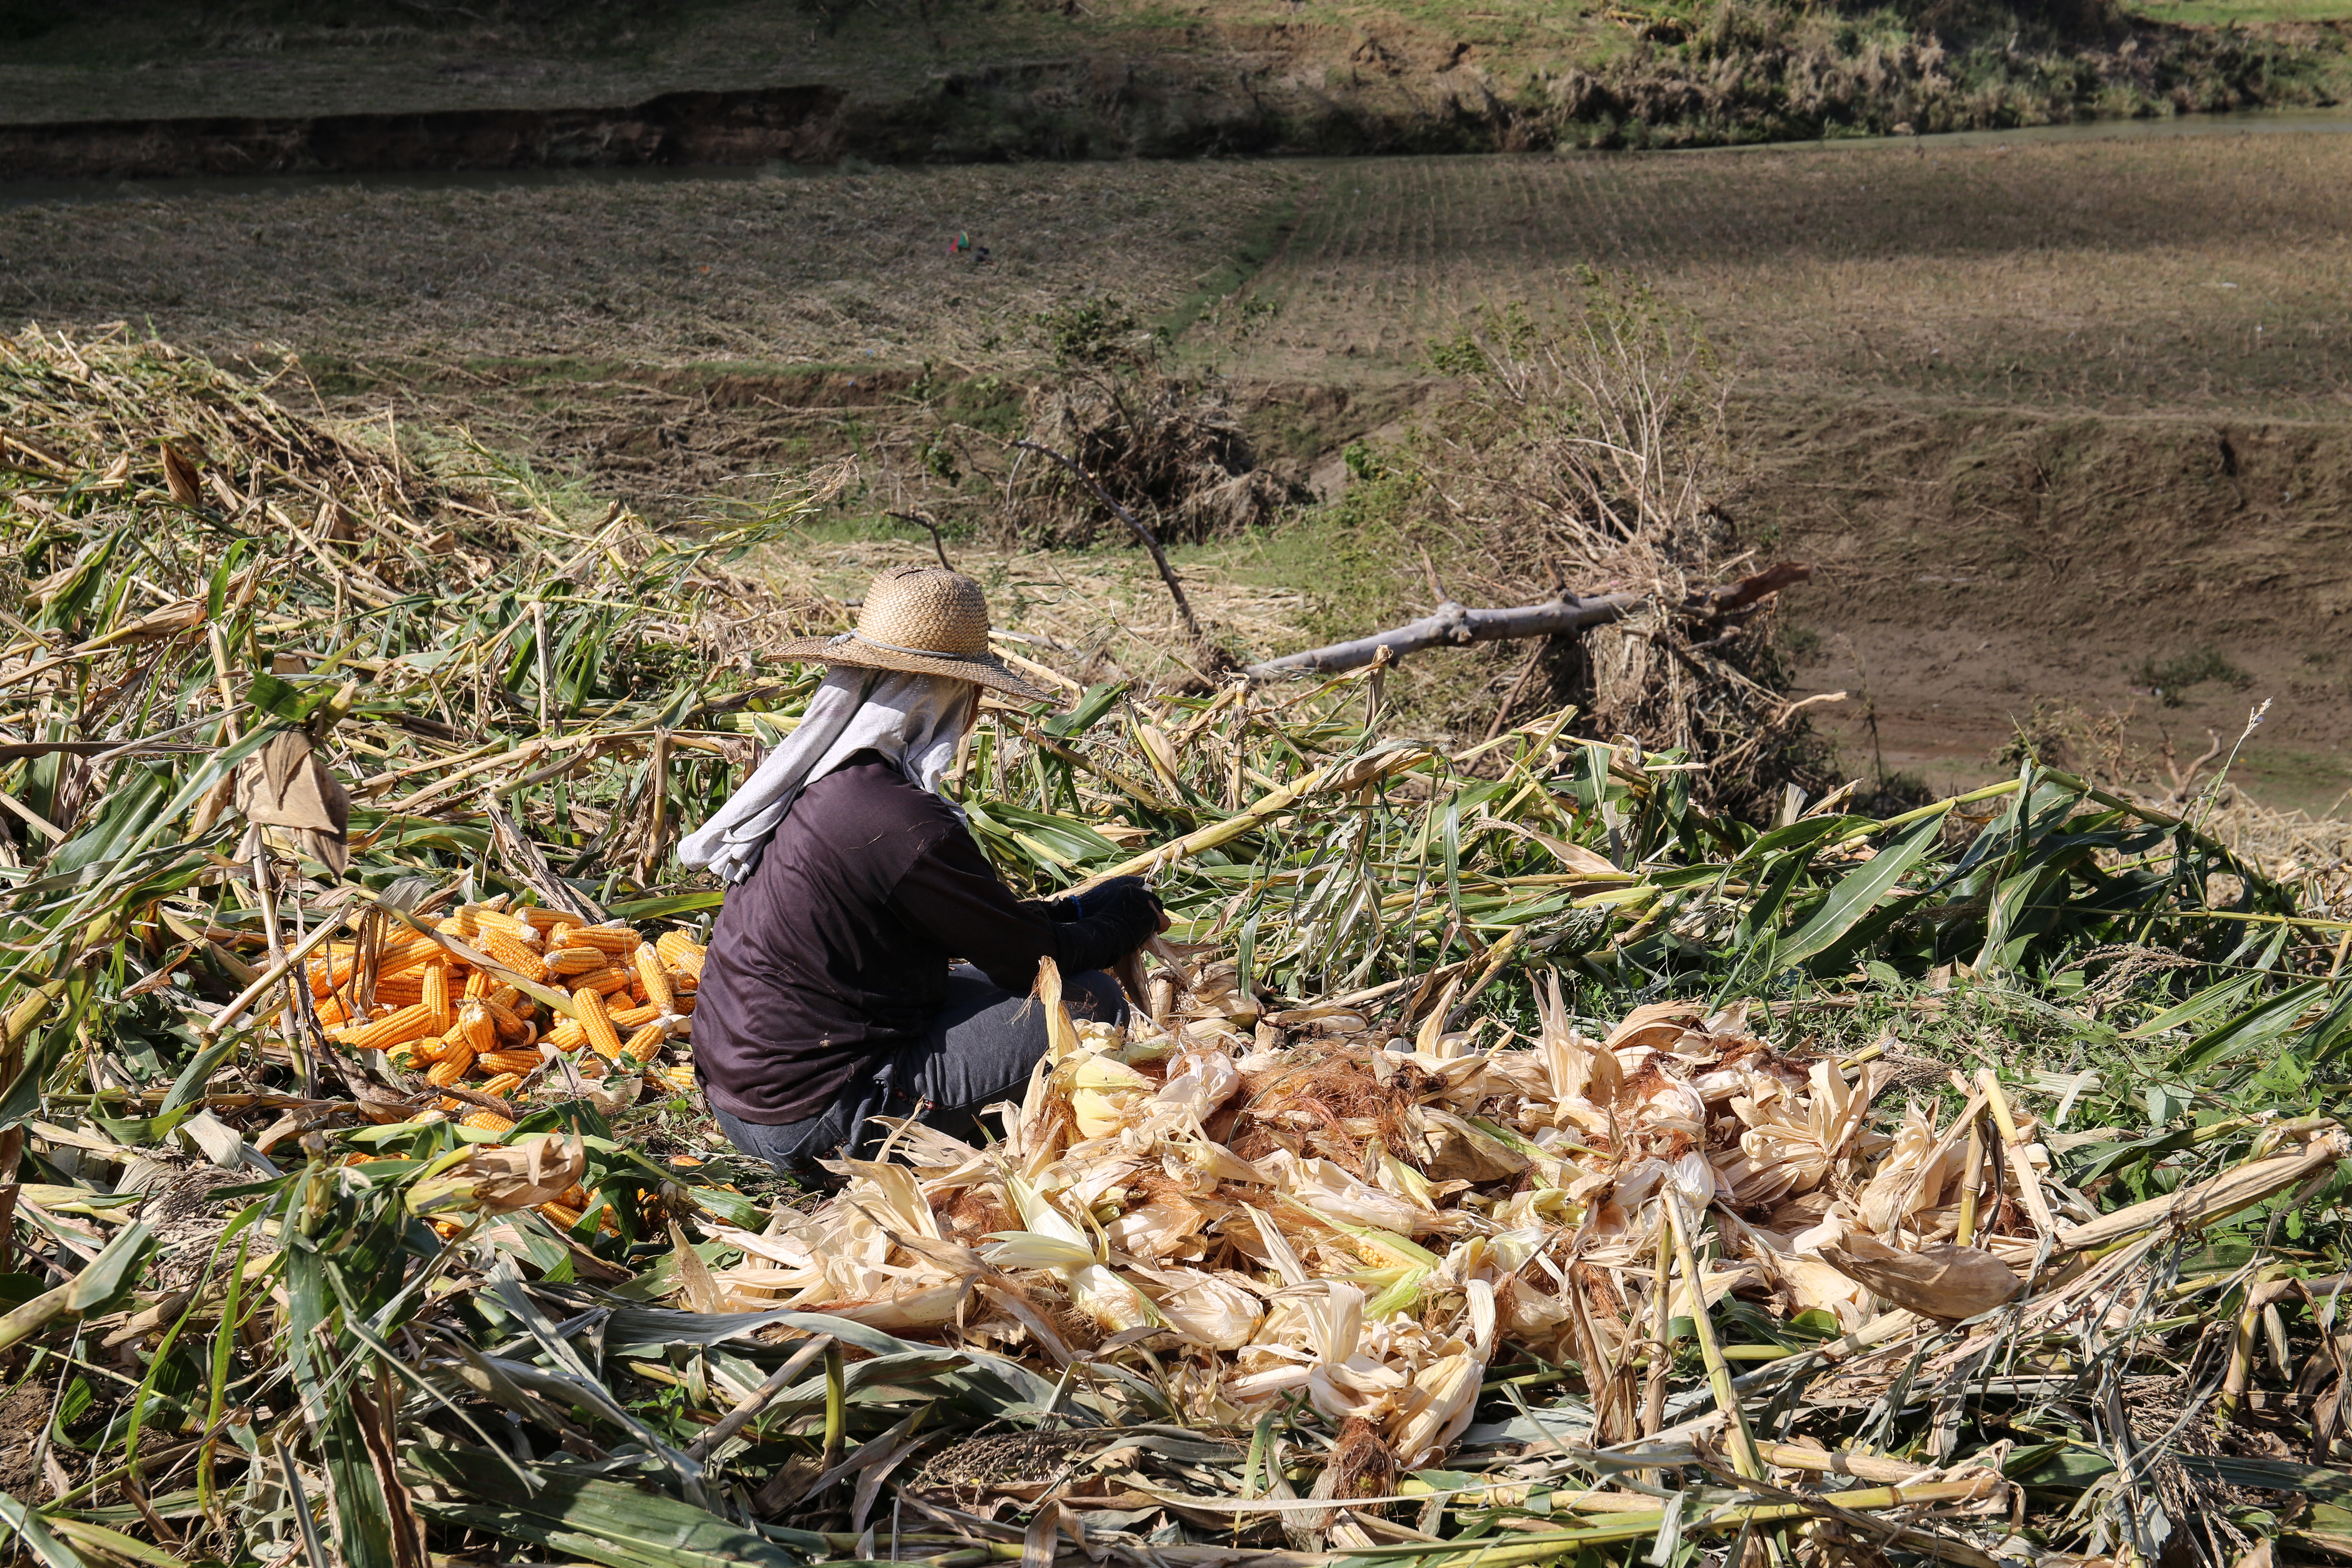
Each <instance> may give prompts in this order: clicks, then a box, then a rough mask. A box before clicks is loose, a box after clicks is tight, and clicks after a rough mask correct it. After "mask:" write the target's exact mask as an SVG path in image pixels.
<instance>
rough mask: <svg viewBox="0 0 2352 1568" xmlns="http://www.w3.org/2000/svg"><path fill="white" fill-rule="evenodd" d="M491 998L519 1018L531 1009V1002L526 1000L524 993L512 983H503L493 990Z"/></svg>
mask: <svg viewBox="0 0 2352 1568" xmlns="http://www.w3.org/2000/svg"><path fill="white" fill-rule="evenodd" d="M490 1000H491V1001H493V1002H495V1003H497V1004H498V1005H499V1006H501V1007H504V1008H506V1009H507V1010H508V1011H509V1012H511V1013H513V1014H514V1015H515V1016H517V1017H518V1018H520V1017H521V1016H524V1015H526V1014H528V1013H529V1012H530V1003H528V1002H526V1001H524V1000H523V997H522V993H521V992H520V991H518V990H516V989H515V988H514V987H513V986H511V985H501V986H499V988H498V989H497V990H495V991H493V992H491V993H490Z"/></svg>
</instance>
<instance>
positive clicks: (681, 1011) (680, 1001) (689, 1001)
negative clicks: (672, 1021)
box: [669, 990, 694, 1018]
mask: <svg viewBox="0 0 2352 1568" xmlns="http://www.w3.org/2000/svg"><path fill="white" fill-rule="evenodd" d="M669 1010H670V1011H671V1012H673V1013H675V1014H677V1016H679V1017H681V1018H691V1017H693V1016H694V993H693V992H691V991H687V990H680V991H679V992H678V994H677V1000H676V1001H674V1002H672V1003H671V1004H670V1005H669Z"/></svg>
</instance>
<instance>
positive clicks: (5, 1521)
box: [0, 1492, 168, 1568]
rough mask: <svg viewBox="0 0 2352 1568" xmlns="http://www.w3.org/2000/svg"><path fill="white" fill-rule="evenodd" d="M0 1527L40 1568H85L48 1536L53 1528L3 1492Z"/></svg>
mask: <svg viewBox="0 0 2352 1568" xmlns="http://www.w3.org/2000/svg"><path fill="white" fill-rule="evenodd" d="M0 1526H5V1527H6V1530H5V1535H6V1537H7V1539H9V1540H14V1541H16V1542H18V1543H20V1544H21V1545H22V1546H23V1547H24V1549H25V1551H26V1552H28V1553H29V1554H30V1555H31V1556H32V1557H33V1559H34V1561H36V1562H37V1563H40V1564H41V1565H42V1568H88V1564H86V1563H84V1562H83V1561H82V1559H81V1558H80V1557H79V1555H77V1554H76V1553H75V1552H74V1550H73V1549H72V1548H71V1547H69V1546H68V1545H67V1544H66V1543H65V1542H62V1541H60V1540H58V1538H57V1536H56V1535H54V1534H53V1533H51V1531H53V1530H54V1529H55V1528H56V1526H55V1524H54V1523H53V1522H52V1521H47V1520H44V1519H43V1518H42V1517H41V1516H40V1515H39V1514H37V1513H35V1512H34V1511H33V1510H31V1509H29V1508H26V1506H25V1505H24V1504H23V1503H21V1502H18V1501H17V1500H16V1499H15V1498H14V1497H11V1496H10V1495H9V1494H8V1493H6V1492H0ZM107 1533H108V1534H112V1533H113V1531H108V1532H107ZM6 1544H7V1540H0V1546H5V1545H6ZM167 1561H168V1559H167Z"/></svg>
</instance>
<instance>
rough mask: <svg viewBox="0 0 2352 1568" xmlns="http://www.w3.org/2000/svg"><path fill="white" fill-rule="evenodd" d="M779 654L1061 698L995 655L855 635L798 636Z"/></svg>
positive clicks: (1031, 697) (1053, 699)
mask: <svg viewBox="0 0 2352 1568" xmlns="http://www.w3.org/2000/svg"><path fill="white" fill-rule="evenodd" d="M776 657H778V658H794V659H808V660H815V661H819V662H822V663H824V664H845V665H848V666H850V667H852V668H856V669H895V670H900V671H903V672H905V673H907V674H909V675H944V676H946V677H947V678H948V679H950V680H969V681H971V683H972V684H973V685H975V686H985V687H987V688H988V689H990V690H992V691H1002V692H1003V693H1005V694H1006V695H1007V696H1011V697H1025V698H1027V699H1028V700H1031V701H1033V702H1052V703H1055V704H1056V705H1058V704H1059V702H1060V699H1059V698H1057V697H1055V695H1054V693H1052V692H1050V691H1046V690H1044V689H1040V688H1038V687H1035V686H1033V685H1031V684H1030V683H1029V682H1028V681H1026V680H1024V679H1021V677H1020V676H1018V675H1016V674H1015V673H1013V668H1012V667H1011V666H1009V665H1007V664H1006V663H1005V662H1004V661H1003V659H1000V658H997V657H996V656H995V655H993V654H982V655H980V656H978V657H976V658H954V657H952V656H950V655H947V654H938V655H933V654H922V653H902V652H900V651H899V650H898V649H897V648H887V647H876V646H875V645H874V644H872V643H869V642H862V641H860V640H858V639H857V638H856V637H795V638H793V640H792V641H791V642H788V643H786V644H784V645H783V646H782V647H780V648H778V649H777V650H776Z"/></svg>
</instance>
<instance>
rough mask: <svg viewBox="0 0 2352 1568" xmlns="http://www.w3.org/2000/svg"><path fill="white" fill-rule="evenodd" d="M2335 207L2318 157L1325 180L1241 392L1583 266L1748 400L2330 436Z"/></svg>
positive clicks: (1561, 280) (1792, 157)
mask: <svg viewBox="0 0 2352 1568" xmlns="http://www.w3.org/2000/svg"><path fill="white" fill-rule="evenodd" d="M2347 189H2352V137H2344V136H2324V135H2323V136H2304V137H2271V136H2253V135H2247V136H2239V137H2229V136H2208V137H2199V138H2194V139H2164V140H2157V139H2150V140H2146V141H2138V142H2134V141H2130V140H2124V139H2117V140H2104V141H2100V142H2095V143H2083V142H2032V141H2018V142H1986V141H1980V140H1966V141H1958V142H1952V143H1950V144H1946V143H1944V142H1938V141H1937V140H1935V139H1923V140H1921V141H1918V142H1912V143H1908V144H1883V143H1882V144H1876V145H1871V146H1863V147H1851V148H1834V147H1832V148H1821V147H1809V148H1772V149H1761V150H1757V151H1753V152H1743V153H1706V154H1692V155H1684V154H1675V155H1671V156H1654V157H1649V158H1591V157H1543V158H1517V159H1513V158H1493V159H1429V160H1412V159H1399V160H1382V161H1379V162H1364V163H1335V164H1330V165H1324V166H1322V167H1321V168H1320V170H1319V178H1318V197H1317V199H1315V200H1313V201H1311V202H1309V203H1307V205H1305V207H1304V209H1303V211H1302V214H1301V216H1300V219H1299V225H1298V229H1297V234H1296V236H1295V237H1294V238H1293V239H1292V241H1291V242H1290V244H1289V245H1288V246H1287V247H1286V248H1285V250H1284V251H1283V252H1282V253H1281V255H1280V256H1279V257H1278V258H1276V260H1275V261H1274V262H1273V263H1272V264H1270V265H1269V266H1268V267H1267V268H1266V269H1265V272H1264V273H1263V274H1262V275H1261V276H1260V277H1259V278H1258V279H1256V280H1255V282H1254V283H1253V284H1252V285H1251V286H1250V289H1249V290H1248V295H1249V297H1250V298H1252V299H1255V300H1262V301H1264V302H1265V305H1268V306H1271V307H1274V308H1275V310H1276V313H1275V314H1274V316H1273V317H1272V318H1271V319H1270V321H1268V322H1267V323H1266V324H1265V326H1264V327H1262V328H1261V329H1260V330H1259V331H1257V332H1256V333H1255V336H1254V337H1253V338H1252V339H1251V340H1250V341H1249V342H1247V343H1246V344H1245V345H1244V346H1243V347H1241V348H1240V349H1239V350H1238V351H1237V358H1238V370H1239V374H1243V375H1244V376H1254V377H1265V378H1269V379H1275V378H1282V379H1290V378H1300V377H1353V376H1360V375H1364V374H1378V373H1379V372H1380V371H1382V370H1385V371H1387V372H1388V373H1390V374H1397V373H1409V372H1412V371H1413V370H1415V369H1418V368H1419V367H1420V362H1421V361H1422V360H1423V355H1424V354H1425V353H1426V349H1427V346H1428V344H1429V343H1430V342H1432V341H1433V340H1434V339H1438V338H1441V337H1444V335H1446V334H1447V333H1448V332H1449V331H1452V330H1453V327H1454V323H1455V321H1457V320H1458V318H1459V317H1460V316H1461V315H1462V314H1463V313H1465V311H1475V310H1477V309H1480V308H1482V307H1488V306H1495V307H1500V306H1507V305H1512V304H1522V305H1526V306H1528V307H1529V308H1530V309H1535V310H1541V309H1542V308H1543V307H1544V305H1545V303H1546V301H1547V300H1549V299H1551V298H1553V297H1555V296H1557V295H1558V294H1559V293H1561V292H1572V291H1573V279H1574V277H1575V272H1576V268H1579V267H1580V266H1591V267H1599V268H1612V269H1621V270H1623V271H1625V272H1628V273H1630V274H1631V275H1633V276H1634V277H1637V278H1640V279H1643V281H1644V282H1647V283H1649V284H1650V285H1651V286H1653V287H1654V288H1656V289H1658V290H1659V291H1660V293H1661V294H1662V295H1663V296H1664V297H1665V298H1667V299H1669V300H1673V301H1675V303H1677V304H1680V305H1683V306H1685V307H1686V308H1688V309H1690V310H1693V311H1694V312H1695V313H1696V315H1697V316H1698V318H1699V319H1700V320H1701V321H1703V322H1705V323H1706V327H1707V329H1708V331H1710V333H1711V334H1713V336H1714V337H1715V338H1716V340H1717V342H1718V343H1719V344H1721V345H1722V346H1723V348H1724V349H1725V351H1726V352H1727V353H1728V354H1729V355H1731V356H1732V357H1733V359H1734V360H1735V362H1736V363H1739V364H1740V365H1741V366H1742V367H1743V369H1744V370H1745V371H1746V373H1747V374H1748V375H1749V376H1750V377H1752V378H1753V380H1754V382H1755V383H1756V384H1758V386H1757V389H1758V390H1761V388H1762V387H1768V386H1769V387H1775V388H1778V387H1782V386H1817V385H1824V384H1826V385H1837V386H1844V387H1857V388H1859V387H1870V388H1883V389H1885V390H1889V391H1899V392H1903V393H1908V394H1919V395H1933V396H1937V397H1952V398H1971V399H1990V400H1995V401H2000V402H2003V403H2012V402H2013V403H2027V404H2035V403H2060V404H2070V405H2090V406H2093V407H2098V408H2103V409H2131V410H2149V409H2167V410H2169V409H2188V408H2227V409H2229V410H2231V412H2233V413H2235V414H2239V415H2244V414H2247V413H2251V412H2253V411H2255V410H2262V411H2264V412H2267V413H2272V414H2276V415H2285V416H2293V415H2305V416H2314V415H2334V414H2340V413H2341V412H2342V411H2343V410H2344V408H2345V407H2346V406H2347V399H2352V380H2347V371H2346V366H2347V364H2352V353H2347V345H2352V320H2347V315H2346V312H2345V310H2344V306H2343V300H2345V299H2346V297H2347V283H2352V255H2347V247H2346V243H2345V239H2344V234H2345V226H2344V224H2343V222H2342V221H2341V219H2342V217H2343V216H2344V215H2345V213H2346V205H2345V204H2346V201H2347V197H2346V195H2345V192H2346V191H2347ZM1342 361H1349V362H1358V361H1360V362H1364V363H1347V364H1344V365H1343V364H1342V363H1339V362H1342Z"/></svg>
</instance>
